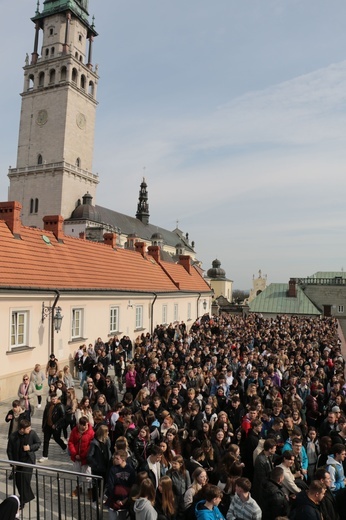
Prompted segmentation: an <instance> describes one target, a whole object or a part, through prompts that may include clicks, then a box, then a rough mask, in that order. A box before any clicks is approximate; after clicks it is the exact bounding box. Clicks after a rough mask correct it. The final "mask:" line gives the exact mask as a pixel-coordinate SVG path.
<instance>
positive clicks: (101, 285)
mask: <svg viewBox="0 0 346 520" xmlns="http://www.w3.org/2000/svg"><path fill="white" fill-rule="evenodd" d="M44 237H47V239H49V240H45V239H44ZM47 242H48V243H47ZM0 251H1V255H0V273H1V274H0V287H9V286H10V287H23V288H39V287H40V288H55V289H109V290H129V291H155V292H166V291H168V292H171V291H176V290H177V288H176V286H175V285H174V283H173V282H172V281H171V280H170V279H169V277H168V276H167V275H166V274H165V273H164V272H163V270H162V269H161V268H160V266H159V265H158V264H156V262H155V261H154V260H153V259H152V258H151V257H150V256H149V257H148V258H143V257H142V256H141V255H140V254H139V253H137V252H135V251H128V250H126V249H121V248H119V249H116V250H114V249H112V248H111V247H110V246H108V245H105V244H102V243H96V242H90V241H87V240H81V239H77V238H72V237H68V236H64V237H63V243H59V242H58V241H57V239H56V238H55V236H54V234H53V233H52V232H50V231H43V230H40V229H34V228H28V227H24V226H22V227H21V229H20V239H18V238H15V237H14V236H13V235H12V233H11V231H10V230H9V228H8V227H7V225H6V223H5V222H4V221H0Z"/></svg>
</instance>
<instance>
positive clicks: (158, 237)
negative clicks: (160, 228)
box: [150, 233, 163, 241]
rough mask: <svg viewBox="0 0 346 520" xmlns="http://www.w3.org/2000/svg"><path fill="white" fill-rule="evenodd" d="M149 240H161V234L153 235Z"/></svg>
mask: <svg viewBox="0 0 346 520" xmlns="http://www.w3.org/2000/svg"><path fill="white" fill-rule="evenodd" d="M150 240H156V241H158V240H163V236H162V235H161V233H153V234H152V235H151V238H150Z"/></svg>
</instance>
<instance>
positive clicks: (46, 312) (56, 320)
mask: <svg viewBox="0 0 346 520" xmlns="http://www.w3.org/2000/svg"><path fill="white" fill-rule="evenodd" d="M54 309H55V307H54V306H53V307H48V306H46V305H45V304H44V302H42V323H43V322H44V320H45V319H46V318H47V317H48V316H50V315H51V314H52V313H53V312H54ZM62 319H63V315H62V314H61V307H56V309H55V314H54V316H53V327H54V330H55V332H59V331H60V330H61V322H62Z"/></svg>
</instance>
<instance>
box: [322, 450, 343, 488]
mask: <svg viewBox="0 0 346 520" xmlns="http://www.w3.org/2000/svg"><path fill="white" fill-rule="evenodd" d="M326 471H328V473H329V474H330V478H331V479H332V484H331V487H330V489H331V490H332V491H338V490H339V489H343V488H344V487H345V483H344V479H345V473H344V468H343V465H342V464H341V462H338V461H336V460H335V459H334V457H333V455H329V457H328V459H327V464H326Z"/></svg>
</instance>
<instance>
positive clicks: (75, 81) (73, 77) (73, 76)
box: [72, 69, 78, 83]
mask: <svg viewBox="0 0 346 520" xmlns="http://www.w3.org/2000/svg"><path fill="white" fill-rule="evenodd" d="M77 77H78V73H77V69H72V81H73V82H74V83H77Z"/></svg>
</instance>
